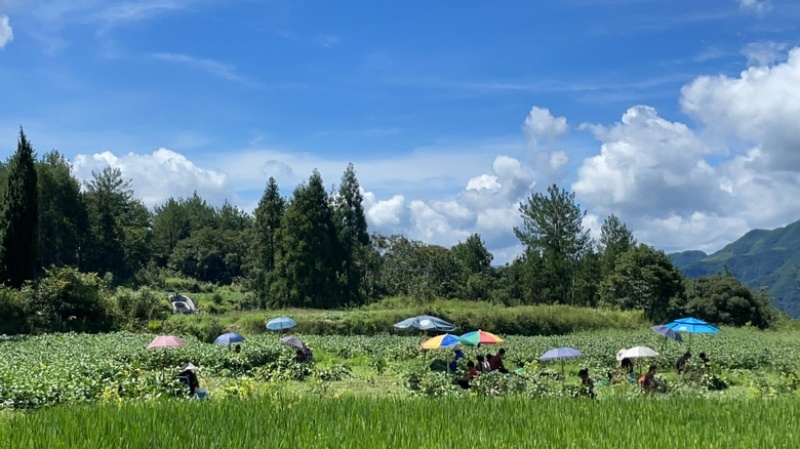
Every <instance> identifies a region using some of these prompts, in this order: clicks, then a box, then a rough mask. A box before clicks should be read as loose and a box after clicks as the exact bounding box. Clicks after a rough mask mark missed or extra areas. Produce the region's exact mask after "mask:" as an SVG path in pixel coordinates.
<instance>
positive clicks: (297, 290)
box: [270, 170, 340, 309]
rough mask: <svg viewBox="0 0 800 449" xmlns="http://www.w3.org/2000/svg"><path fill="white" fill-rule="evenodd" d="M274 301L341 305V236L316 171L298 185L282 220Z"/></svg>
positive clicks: (326, 305)
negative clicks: (339, 241) (339, 239)
mask: <svg viewBox="0 0 800 449" xmlns="http://www.w3.org/2000/svg"><path fill="white" fill-rule="evenodd" d="M278 241H279V243H278V251H277V254H276V258H275V270H276V273H277V275H278V276H277V281H276V282H275V283H273V284H272V285H271V287H270V292H271V293H272V294H271V295H270V296H271V298H270V300H271V302H272V303H273V305H277V306H284V307H286V306H288V307H315V308H323V309H329V308H334V307H337V306H339V305H340V302H339V291H338V280H337V276H336V274H337V268H338V267H339V257H338V254H337V251H338V240H337V236H336V226H335V225H334V223H333V211H332V210H331V207H330V199H329V197H328V194H327V193H326V192H325V186H324V185H323V183H322V177H321V176H320V174H319V172H318V171H316V170H314V173H313V174H312V175H311V177H310V178H309V180H308V183H307V184H303V185H300V186H298V187H297V188H296V189H295V191H294V194H293V196H292V201H291V203H290V204H289V207H288V208H287V209H286V213H285V214H284V215H283V219H282V221H281V228H280V233H279V239H278Z"/></svg>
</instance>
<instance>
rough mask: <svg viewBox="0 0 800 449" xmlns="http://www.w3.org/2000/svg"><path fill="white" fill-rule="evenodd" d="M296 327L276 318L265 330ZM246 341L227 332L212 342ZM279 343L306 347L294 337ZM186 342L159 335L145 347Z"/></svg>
mask: <svg viewBox="0 0 800 449" xmlns="http://www.w3.org/2000/svg"><path fill="white" fill-rule="evenodd" d="M295 326H297V323H296V322H295V321H294V320H293V319H291V318H289V317H278V318H275V319H273V320H270V321H269V322H268V323H267V329H269V330H273V331H284V330H287V329H291V328H293V327H295ZM246 340H247V339H246V338H245V337H244V336H242V335H241V334H239V333H237V332H227V333H224V334H222V335H220V336H219V337H217V338H216V339H215V340H214V344H218V345H231V344H235V343H243V342H244V341H246ZM281 343H283V344H286V345H289V346H292V347H295V348H297V349H304V348H305V347H306V345H305V343H303V342H302V341H301V340H300V339H299V338H296V337H284V338H281ZM185 345H186V342H185V341H183V340H181V339H180V338H178V337H175V336H173V335H159V336H157V337H156V338H154V339H153V341H151V342H150V344H149V345H147V349H155V348H174V347H180V346H185Z"/></svg>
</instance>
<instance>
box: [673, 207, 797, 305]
mask: <svg viewBox="0 0 800 449" xmlns="http://www.w3.org/2000/svg"><path fill="white" fill-rule="evenodd" d="M798 236H800V221H797V222H794V223H792V224H789V225H787V226H784V227H781V228H777V229H773V230H763V229H756V230H752V231H749V232H748V233H746V234H745V235H743V236H742V237H741V238H739V239H738V240H736V241H735V242H733V243H730V244H728V245H726V246H725V247H724V248H722V249H721V250H719V251H717V252H715V253H713V254H706V253H703V252H702V251H687V252H684V253H676V254H671V255H670V257H672V259H673V261H674V262H675V265H676V266H677V267H679V268H680V269H681V271H682V273H683V275H684V276H686V277H688V278H696V277H701V276H709V275H717V274H725V273H726V272H730V273H731V274H733V275H734V276H735V277H736V278H738V279H739V280H741V281H742V282H743V283H745V284H746V285H747V286H749V287H750V288H753V289H761V288H766V293H767V294H768V295H769V296H770V297H772V298H773V301H772V305H773V306H775V307H777V308H778V309H780V310H782V311H784V312H786V313H788V314H789V315H791V316H793V317H798V316H800V301H797V294H796V292H797V286H798V282H800V268H798V267H800V250H799V249H800V237H798Z"/></svg>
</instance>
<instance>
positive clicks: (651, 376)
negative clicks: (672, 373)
mask: <svg viewBox="0 0 800 449" xmlns="http://www.w3.org/2000/svg"><path fill="white" fill-rule="evenodd" d="M657 373H658V367H657V366H655V365H650V369H649V370H647V374H645V375H644V376H642V378H641V379H640V381H641V383H642V389H643V390H644V392H645V393H652V392H654V391H656V389H657V388H658V380H657V379H656V374H657Z"/></svg>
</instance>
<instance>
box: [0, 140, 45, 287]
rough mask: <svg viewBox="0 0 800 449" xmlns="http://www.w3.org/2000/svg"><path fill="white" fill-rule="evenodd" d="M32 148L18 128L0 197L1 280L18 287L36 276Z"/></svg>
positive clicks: (36, 217) (36, 213)
mask: <svg viewBox="0 0 800 449" xmlns="http://www.w3.org/2000/svg"><path fill="white" fill-rule="evenodd" d="M35 164H36V163H35V156H34V153H33V147H32V146H31V144H30V142H28V139H27V137H25V133H24V132H23V131H22V130H20V131H19V141H18V142H17V151H16V153H14V155H13V156H12V157H11V161H10V162H9V164H8V165H9V167H8V179H7V182H6V191H5V194H4V195H3V198H2V205H3V208H2V215H0V237H1V238H2V244H3V251H2V254H0V270H2V277H0V279H2V281H3V283H5V284H6V285H8V286H9V287H14V288H19V287H21V286H22V284H24V283H25V282H27V281H32V280H33V279H34V278H35V276H36V263H37V261H38V250H39V242H38V238H39V190H38V176H37V173H36V165H35Z"/></svg>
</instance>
